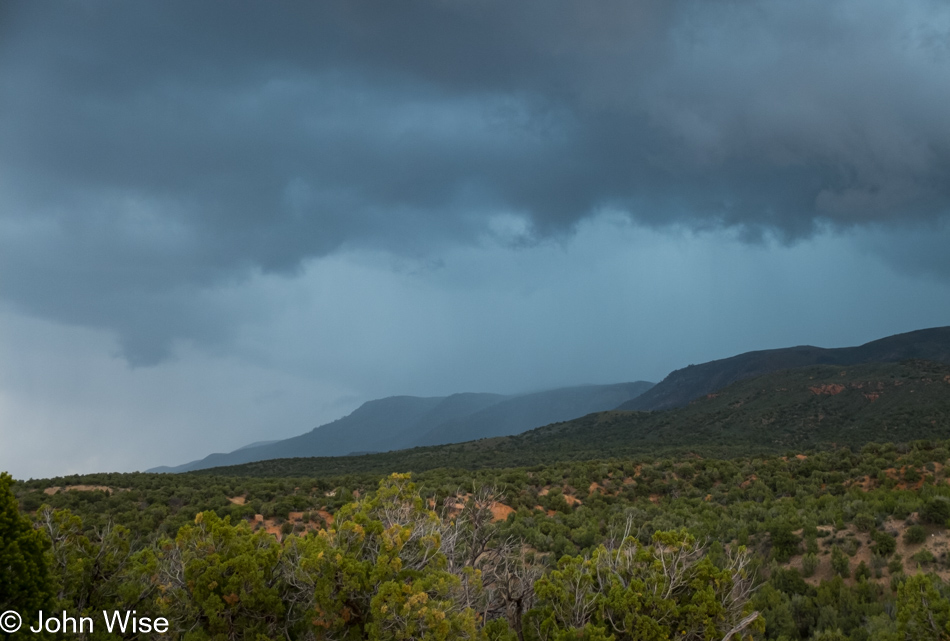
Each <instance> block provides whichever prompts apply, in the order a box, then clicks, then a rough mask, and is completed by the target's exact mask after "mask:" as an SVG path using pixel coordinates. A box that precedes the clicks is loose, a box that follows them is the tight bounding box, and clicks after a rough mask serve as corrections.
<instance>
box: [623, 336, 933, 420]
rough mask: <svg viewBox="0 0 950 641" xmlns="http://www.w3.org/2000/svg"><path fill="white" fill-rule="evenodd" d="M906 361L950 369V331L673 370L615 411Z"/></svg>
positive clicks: (761, 353) (790, 350) (763, 353)
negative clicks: (793, 376)
mask: <svg viewBox="0 0 950 641" xmlns="http://www.w3.org/2000/svg"><path fill="white" fill-rule="evenodd" d="M908 359H916V360H928V361H936V362H939V363H947V364H950V327H934V328H931V329H921V330H917V331H913V332H907V333H904V334H896V335H894V336H888V337H886V338H881V339H879V340H876V341H871V342H870V343H865V344H864V345H860V346H857V347H840V348H835V349H823V348H821V347H812V346H810V345H803V346H799V347H788V348H783V349H770V350H762V351H756V352H747V353H745V354H739V355H737V356H732V357H730V358H724V359H720V360H715V361H710V362H708V363H703V364H701V365H690V366H689V367H684V368H683V369H678V370H676V371H675V372H672V373H671V374H670V375H669V376H667V377H666V378H664V379H663V380H662V381H661V382H660V383H658V384H657V385H656V386H654V387H653V388H651V389H650V390H648V391H647V392H645V393H644V394H642V395H640V396H638V397H637V398H634V399H631V400H629V401H627V402H625V403H622V404H621V405H619V406H618V407H617V408H616V409H618V410H640V411H653V410H665V409H672V408H675V407H683V406H685V405H686V404H688V403H689V402H691V401H693V400H695V399H697V398H700V397H702V396H705V395H706V394H711V393H713V392H716V391H717V390H719V389H721V388H723V387H726V386H727V385H731V384H732V383H735V382H736V381H740V380H745V379H748V378H755V377H757V376H762V375H764V374H770V373H772V372H776V371H779V370H785V369H795V368H799V367H807V366H809V365H847V366H853V365H862V364H867V363H890V362H899V361H903V360H908Z"/></svg>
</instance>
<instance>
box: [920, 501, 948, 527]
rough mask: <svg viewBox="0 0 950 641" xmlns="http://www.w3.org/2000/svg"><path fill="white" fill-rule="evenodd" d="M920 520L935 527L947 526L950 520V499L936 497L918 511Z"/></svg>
mask: <svg viewBox="0 0 950 641" xmlns="http://www.w3.org/2000/svg"><path fill="white" fill-rule="evenodd" d="M917 514H918V515H919V516H920V520H921V521H923V522H924V523H932V524H933V525H946V524H947V519H950V499H947V498H946V497H943V496H935V497H933V498H932V499H930V500H929V501H927V502H926V503H924V504H923V506H921V508H920V510H918V511H917Z"/></svg>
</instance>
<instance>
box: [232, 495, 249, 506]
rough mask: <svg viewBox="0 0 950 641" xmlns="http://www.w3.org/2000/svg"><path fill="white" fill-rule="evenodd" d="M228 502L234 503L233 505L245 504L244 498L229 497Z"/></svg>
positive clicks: (245, 498) (245, 499)
mask: <svg viewBox="0 0 950 641" xmlns="http://www.w3.org/2000/svg"><path fill="white" fill-rule="evenodd" d="M228 500H229V501H231V502H232V503H234V504H235V505H244V504H245V503H247V497H246V496H231V497H228Z"/></svg>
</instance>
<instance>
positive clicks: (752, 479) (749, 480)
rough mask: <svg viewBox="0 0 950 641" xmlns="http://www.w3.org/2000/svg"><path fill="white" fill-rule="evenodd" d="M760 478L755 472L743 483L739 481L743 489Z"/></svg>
mask: <svg viewBox="0 0 950 641" xmlns="http://www.w3.org/2000/svg"><path fill="white" fill-rule="evenodd" d="M758 480H759V477H758V476H756V475H755V474H753V475H751V476H750V477H749V478H747V479H746V480H744V481H743V482H742V483H739V487H740V488H742V489H743V490H745V489H748V487H749V486H750V485H752V484H753V483H755V482H756V481H758Z"/></svg>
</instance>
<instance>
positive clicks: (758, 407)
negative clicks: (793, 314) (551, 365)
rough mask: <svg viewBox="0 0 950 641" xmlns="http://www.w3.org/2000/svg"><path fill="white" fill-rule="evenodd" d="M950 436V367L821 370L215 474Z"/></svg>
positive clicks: (317, 472) (509, 463)
mask: <svg viewBox="0 0 950 641" xmlns="http://www.w3.org/2000/svg"><path fill="white" fill-rule="evenodd" d="M948 436H950V366H948V365H945V364H942V363H933V362H928V361H919V360H914V361H904V362H901V363H875V364H866V365H856V366H853V367H841V366H831V365H819V366H811V367H804V368H798V369H794V370H787V371H781V372H774V373H771V374H767V375H764V376H760V377H757V378H754V379H747V380H743V381H739V382H737V383H733V384H732V385H730V386H728V387H726V388H725V389H722V390H719V391H718V392H716V393H713V394H710V395H708V396H707V397H703V398H701V399H698V400H696V401H695V402H693V403H691V404H690V405H688V406H687V407H683V408H679V409H674V410H667V411H662V412H625V411H611V412H600V413H596V414H590V415H588V416H585V417H582V418H580V419H576V420H573V421H566V422H562V423H556V424H552V425H548V426H545V427H541V428H538V429H535V430H531V431H529V432H525V433H524V434H519V435H516V436H509V437H501V438H495V439H483V440H478V441H470V442H467V443H459V444H453V445H444V446H437V447H424V448H414V449H410V450H403V451H398V452H389V453H385V454H373V455H364V456H355V457H332V458H331V457H326V458H293V459H278V460H273V461H260V462H256V463H250V464H247V465H242V466H235V467H227V468H216V469H214V470H208V471H206V472H207V473H213V474H227V475H236V476H269V477H275V476H321V475H322V476H332V475H341V474H347V473H377V474H384V473H389V472H396V471H413V472H420V471H424V470H430V469H434V468H439V467H458V468H465V469H480V468H491V467H514V466H521V465H537V464H544V463H553V462H556V461H561V460H586V459H595V458H607V457H614V456H636V455H644V454H651V453H652V454H657V453H668V454H671V455H675V454H684V453H687V452H694V453H701V454H715V455H719V456H725V455H732V456H735V455H740V454H751V453H755V452H784V451H786V450H797V451H801V450H802V449H810V448H822V447H834V446H841V445H848V446H853V447H861V446H862V445H864V444H865V443H869V442H874V441H877V442H885V441H908V440H914V439H933V438H946V437H948Z"/></svg>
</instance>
